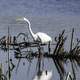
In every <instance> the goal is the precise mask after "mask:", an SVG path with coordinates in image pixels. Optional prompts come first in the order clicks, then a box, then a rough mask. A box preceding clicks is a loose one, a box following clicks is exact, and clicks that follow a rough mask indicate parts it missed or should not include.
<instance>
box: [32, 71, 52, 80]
mask: <svg viewBox="0 0 80 80" xmlns="http://www.w3.org/2000/svg"><path fill="white" fill-rule="evenodd" d="M51 78H52V72H51V71H47V74H46V71H43V72H42V74H41V76H40V77H38V76H35V78H34V79H33V80H51Z"/></svg>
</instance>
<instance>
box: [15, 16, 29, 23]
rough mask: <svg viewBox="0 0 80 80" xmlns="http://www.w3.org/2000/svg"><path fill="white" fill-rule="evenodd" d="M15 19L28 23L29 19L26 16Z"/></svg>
mask: <svg viewBox="0 0 80 80" xmlns="http://www.w3.org/2000/svg"><path fill="white" fill-rule="evenodd" d="M16 21H26V22H28V23H30V21H29V20H28V19H27V18H25V17H18V18H17V19H16Z"/></svg>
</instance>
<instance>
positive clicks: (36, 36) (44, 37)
mask: <svg viewBox="0 0 80 80" xmlns="http://www.w3.org/2000/svg"><path fill="white" fill-rule="evenodd" d="M18 20H21V21H26V22H27V23H28V28H29V32H30V34H31V36H32V38H33V40H34V41H39V42H41V43H43V44H46V43H48V42H51V41H52V39H51V37H50V36H48V35H47V34H46V33H42V32H38V33H36V34H34V33H33V31H32V29H31V24H30V21H29V20H28V19H27V18H25V17H23V18H21V19H18Z"/></svg>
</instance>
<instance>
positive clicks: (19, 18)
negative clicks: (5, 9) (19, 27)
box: [16, 17, 24, 21]
mask: <svg viewBox="0 0 80 80" xmlns="http://www.w3.org/2000/svg"><path fill="white" fill-rule="evenodd" d="M16 21H24V18H23V17H17V18H16Z"/></svg>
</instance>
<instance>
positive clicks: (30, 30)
mask: <svg viewBox="0 0 80 80" xmlns="http://www.w3.org/2000/svg"><path fill="white" fill-rule="evenodd" d="M26 22H27V24H28V29H29V32H30V34H31V36H32V38H33V39H34V40H35V34H34V33H33V31H32V29H31V24H30V22H29V21H28V20H26Z"/></svg>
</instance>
